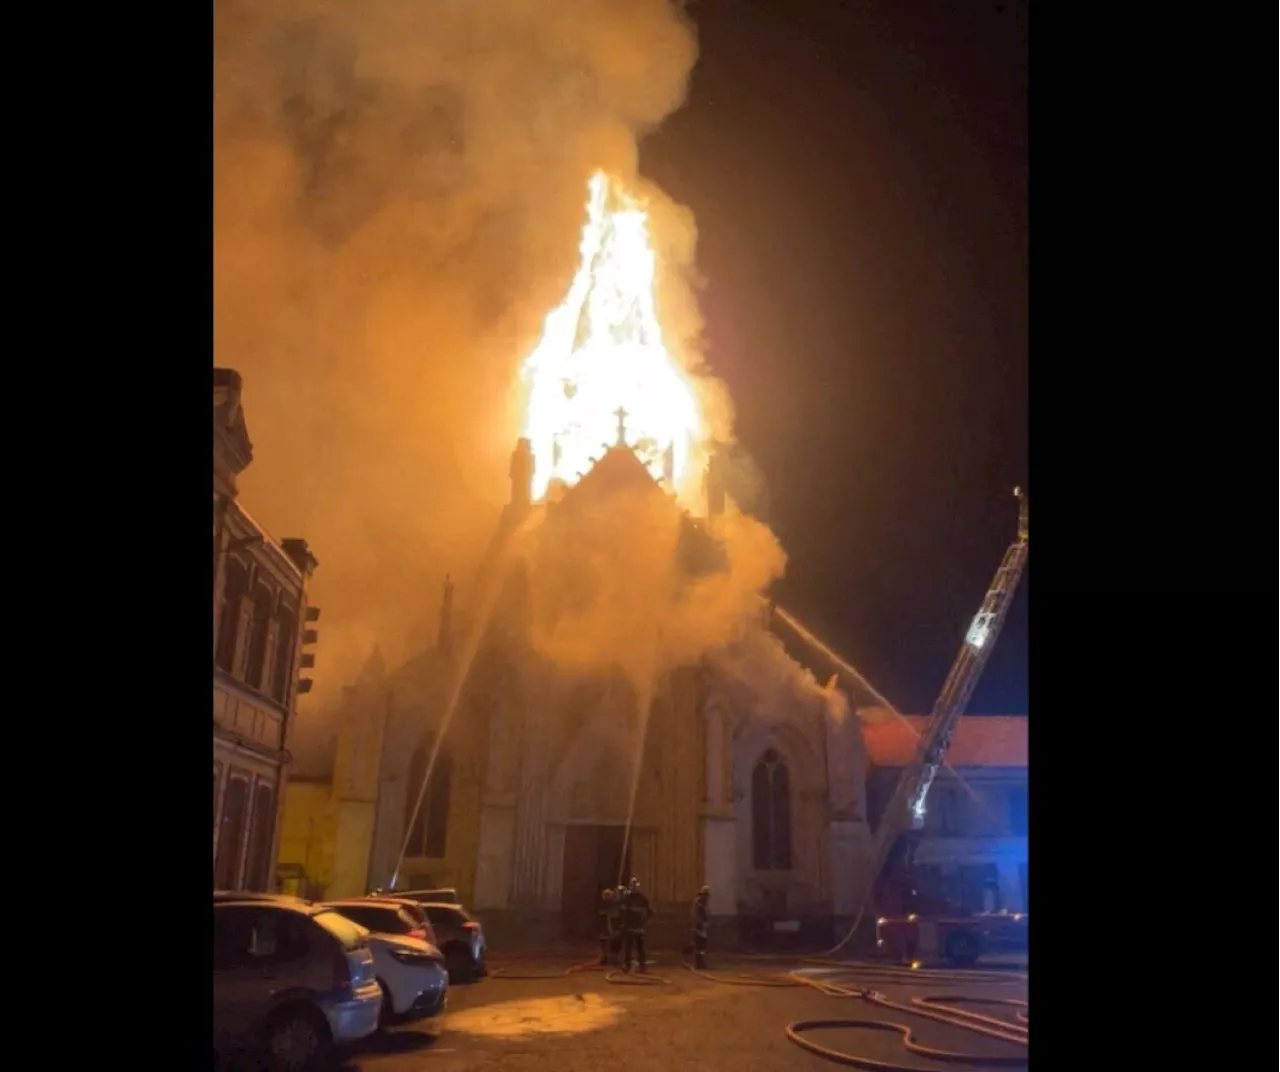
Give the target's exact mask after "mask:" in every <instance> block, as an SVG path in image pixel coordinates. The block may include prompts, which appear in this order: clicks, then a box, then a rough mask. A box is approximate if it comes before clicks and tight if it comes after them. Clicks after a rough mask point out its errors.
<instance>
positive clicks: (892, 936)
mask: <svg viewBox="0 0 1280 1072" xmlns="http://www.w3.org/2000/svg"><path fill="white" fill-rule="evenodd" d="M908 903H909V904H910V905H911V907H913V908H914V909H915V911H912V912H909V913H908V914H906V915H903V916H896V917H890V916H881V917H880V918H879V919H877V920H876V948H877V950H878V951H879V952H880V953H881V954H883V955H885V956H887V957H891V958H892V959H894V960H897V961H900V962H901V963H903V964H914V965H921V964H924V963H926V962H928V961H933V960H945V961H946V962H947V963H948V964H951V965H953V966H954V967H957V968H967V967H970V966H971V965H972V964H973V963H974V962H975V961H976V960H977V959H978V958H979V957H980V956H982V955H983V954H984V953H990V952H996V951H1021V950H1025V949H1026V948H1027V914H1026V913H1025V912H965V911H964V910H963V909H962V908H960V906H959V905H956V904H955V903H954V902H950V901H947V900H945V899H941V898H930V897H927V896H922V895H919V894H917V895H916V896H915V897H914V898H911V899H910V900H909V902H908Z"/></svg>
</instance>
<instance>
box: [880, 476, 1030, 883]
mask: <svg viewBox="0 0 1280 1072" xmlns="http://www.w3.org/2000/svg"><path fill="white" fill-rule="evenodd" d="M1013 494H1014V496H1015V497H1016V498H1017V499H1018V535H1017V537H1016V539H1014V541H1013V543H1011V544H1010V545H1009V549H1008V550H1007V551H1006V552H1005V555H1004V560H1003V561H1002V562H1001V563H1000V568H999V569H997V570H996V575H995V578H994V579H993V580H992V582H991V587H990V589H989V590H988V591H987V595H986V598H985V599H983V601H982V607H981V608H980V609H979V611H978V613H977V614H976V615H975V616H974V619H973V623H972V624H971V625H970V626H969V631H968V632H967V633H966V634H965V638H964V643H963V644H961V645H960V653H959V654H958V655H957V656H956V660H955V662H954V663H953V664H952V666H951V672H950V673H949V674H948V675H947V680H946V683H945V684H944V685H943V686H942V691H941V692H940V693H939V694H938V699H937V702H936V703H935V704H934V705H933V713H932V714H931V715H930V717H929V722H928V724H927V725H926V726H925V730H924V732H923V733H922V734H921V735H920V740H919V742H918V743H917V746H916V753H915V757H914V758H913V760H912V762H911V765H910V766H909V767H908V768H907V769H906V770H904V771H903V773H902V777H901V778H899V780H898V784H897V786H896V787H895V789H894V794H893V797H892V799H891V800H890V802H889V807H888V808H887V809H886V810H885V813H884V818H883V819H882V820H881V823H880V828H879V829H878V830H877V831H876V838H875V841H874V843H873V847H872V854H871V876H872V888H874V887H875V885H877V884H878V883H879V882H880V880H881V879H882V877H883V874H884V871H885V868H886V865H887V864H888V862H889V859H890V857H891V856H892V855H893V853H894V849H895V847H896V846H897V845H898V843H899V839H900V838H902V836H903V835H904V834H906V833H907V832H908V831H909V830H919V829H920V828H921V827H922V826H923V825H924V815H925V803H926V801H927V799H928V796H929V789H930V787H931V786H932V785H933V780H934V778H936V777H937V774H938V771H939V769H940V768H941V767H942V765H943V763H944V762H945V761H946V756H947V749H948V748H949V747H950V744H951V735H952V733H954V731H955V727H956V723H957V721H958V720H959V718H960V716H961V715H963V714H964V712H965V708H966V706H967V705H968V703H969V700H970V698H971V697H972V696H973V690H974V689H975V688H976V687H977V684H978V679H979V678H980V677H981V676H982V671H983V669H984V668H985V667H986V665H987V660H988V659H989V658H990V656H991V649H992V648H993V647H995V643H996V640H997V638H998V637H999V636H1000V631H1001V629H1003V628H1004V621H1005V618H1006V616H1007V615H1008V612H1009V604H1010V603H1011V602H1012V601H1013V594H1014V592H1015V591H1016V590H1017V587H1018V582H1019V581H1020V580H1021V578H1022V571H1023V569H1024V568H1025V566H1026V564H1027V537H1028V527H1029V526H1028V520H1029V519H1028V510H1027V497H1026V495H1025V494H1024V493H1023V491H1022V489H1021V488H1014V489H1013Z"/></svg>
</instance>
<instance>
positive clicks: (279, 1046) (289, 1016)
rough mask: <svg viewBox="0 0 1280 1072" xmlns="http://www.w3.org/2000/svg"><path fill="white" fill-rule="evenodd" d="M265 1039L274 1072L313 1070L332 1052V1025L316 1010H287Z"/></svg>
mask: <svg viewBox="0 0 1280 1072" xmlns="http://www.w3.org/2000/svg"><path fill="white" fill-rule="evenodd" d="M265 1042H266V1046H265V1049H266V1057H267V1064H268V1067H269V1068H270V1069H271V1072H313V1070H314V1069H317V1068H319V1067H320V1066H321V1065H322V1064H323V1063H324V1060H325V1058H326V1057H327V1056H328V1054H329V1048H330V1045H331V1040H330V1038H329V1025H328V1024H327V1023H325V1019H324V1017H323V1016H321V1015H320V1013H319V1012H318V1011H316V1010H315V1009H312V1008H308V1007H306V1006H300V1007H295V1008H291V1009H283V1010H281V1011H280V1012H279V1013H277V1014H276V1015H275V1016H273V1017H272V1018H271V1020H270V1022H269V1023H268V1024H267V1032H266V1040H265Z"/></svg>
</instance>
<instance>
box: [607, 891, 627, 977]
mask: <svg viewBox="0 0 1280 1072" xmlns="http://www.w3.org/2000/svg"><path fill="white" fill-rule="evenodd" d="M626 917H627V887H626V886H623V885H621V884H619V885H617V886H615V887H614V890H613V945H612V947H611V948H610V952H611V953H612V954H613V962H614V963H615V964H624V961H623V959H622V947H623V945H624V944H625V942H626V937H627V918H626Z"/></svg>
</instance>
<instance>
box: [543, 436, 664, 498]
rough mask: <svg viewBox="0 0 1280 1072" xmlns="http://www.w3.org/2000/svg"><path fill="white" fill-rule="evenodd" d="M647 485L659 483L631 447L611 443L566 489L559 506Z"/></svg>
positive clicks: (655, 488) (649, 486) (654, 488)
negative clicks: (593, 496)
mask: <svg viewBox="0 0 1280 1072" xmlns="http://www.w3.org/2000/svg"><path fill="white" fill-rule="evenodd" d="M646 487H647V488H652V489H653V490H655V491H656V490H658V483H657V481H656V480H654V479H653V474H652V473H650V472H649V470H648V469H647V468H646V467H645V464H644V462H642V461H641V460H640V458H639V457H638V456H637V455H636V453H635V451H633V450H632V449H631V448H630V447H619V446H614V447H610V448H609V449H608V450H606V451H605V452H604V455H603V457H601V458H600V460H599V461H597V462H596V463H595V465H593V466H592V467H591V468H590V469H589V470H587V472H586V473H584V474H583V475H582V477H581V479H579V480H578V482H577V483H576V484H574V485H573V486H572V487H570V488H569V490H568V491H567V492H565V496H564V498H563V499H561V501H560V505H562V506H563V505H564V504H565V503H568V502H572V501H574V500H580V499H585V498H587V497H589V496H590V495H600V494H605V495H607V494H610V493H612V492H617V491H624V490H626V489H628V488H646Z"/></svg>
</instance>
